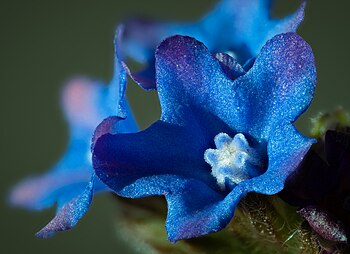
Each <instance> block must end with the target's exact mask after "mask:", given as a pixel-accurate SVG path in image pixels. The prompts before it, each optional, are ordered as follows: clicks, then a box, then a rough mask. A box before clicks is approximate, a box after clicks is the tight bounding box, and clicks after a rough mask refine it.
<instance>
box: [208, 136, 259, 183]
mask: <svg viewBox="0 0 350 254" xmlns="http://www.w3.org/2000/svg"><path fill="white" fill-rule="evenodd" d="M214 142H215V146H216V149H207V150H206V151H205V152H204V160H205V161H206V162H207V163H208V164H209V165H210V166H211V167H212V169H211V170H212V175H213V176H214V177H215V178H216V181H217V183H218V185H219V186H220V188H221V189H222V190H225V189H226V188H227V187H228V188H230V189H232V188H234V187H235V186H236V185H237V184H239V183H240V182H242V181H244V180H247V179H250V178H253V177H256V176H259V175H261V174H262V173H263V171H264V165H265V160H264V156H263V155H262V154H261V152H260V151H259V150H258V149H256V148H252V147H251V146H249V143H248V141H247V139H246V137H245V136H244V135H243V134H242V133H238V134H236V135H235V136H234V137H233V138H231V137H230V136H229V135H228V134H226V133H219V134H218V135H216V136H215V138H214Z"/></svg>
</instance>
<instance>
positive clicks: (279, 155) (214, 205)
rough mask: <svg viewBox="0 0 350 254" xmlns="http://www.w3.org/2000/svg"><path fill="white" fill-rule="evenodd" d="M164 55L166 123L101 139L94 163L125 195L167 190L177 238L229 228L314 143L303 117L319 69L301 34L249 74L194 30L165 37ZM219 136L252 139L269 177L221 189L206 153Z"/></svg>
mask: <svg viewBox="0 0 350 254" xmlns="http://www.w3.org/2000/svg"><path fill="white" fill-rule="evenodd" d="M155 59H156V77H157V90H158V95H159V100H160V105H161V108H162V114H161V119H160V120H159V121H157V122H156V123H154V124H153V125H151V126H150V127H149V128H147V129H146V130H143V131H141V132H137V133H128V134H111V133H110V132H108V131H107V132H105V133H106V134H104V135H99V138H97V139H96V140H95V141H96V142H95V144H94V149H93V166H94V168H95V172H96V174H97V176H98V177H99V178H100V179H101V180H102V182H104V183H105V184H106V185H107V186H109V187H110V188H111V189H113V190H114V191H115V192H116V193H117V194H119V195H121V196H125V197H131V198H137V197H145V196H151V195H164V196H165V197H166V200H167V202H168V216H167V223H166V227H167V232H168V236H169V240H170V241H172V242H175V241H177V240H179V239H184V238H191V237H196V236H200V235H204V234H208V233H211V232H216V231H218V230H221V229H222V228H224V227H225V226H226V225H227V224H228V223H229V221H230V220H231V218H232V216H233V214H234V210H235V207H236V205H237V203H238V202H239V200H240V199H241V198H242V197H243V196H244V195H245V194H247V193H248V192H258V193H263V194H275V193H277V192H279V191H281V189H282V188H283V186H284V182H285V180H286V178H287V176H289V175H290V174H291V173H292V172H293V171H294V170H295V168H296V167H297V166H298V165H299V163H300V162H301V160H302V159H303V157H304V155H305V154H306V152H307V151H308V149H309V147H310V146H311V144H312V143H313V140H312V139H309V138H307V137H304V136H303V135H301V134H300V133H299V132H298V131H297V130H296V129H295V127H294V126H293V122H294V121H295V120H296V119H297V117H298V116H299V115H300V114H301V113H303V112H304V111H305V110H306V108H307V107H308V106H309V104H310V102H311V100H312V98H313V92H314V88H315V83H316V71H315V62H314V57H313V54H312V50H311V48H310V46H309V45H308V44H307V43H306V42H305V41H304V40H303V39H302V38H301V37H299V36H298V35H296V34H295V33H286V34H280V35H277V36H275V37H273V38H272V39H271V40H269V41H268V42H267V43H266V45H265V46H264V47H263V48H262V50H261V52H260V53H259V54H258V56H257V58H256V60H255V61H254V64H253V65H252V67H251V68H250V69H249V70H248V71H247V72H246V71H245V70H244V69H243V68H242V67H240V66H239V64H238V63H237V61H236V60H235V59H230V56H228V55H222V56H218V55H212V53H211V51H210V50H209V49H208V48H207V47H206V46H204V45H203V44H202V43H201V42H199V41H197V40H196V39H194V38H191V37H186V36H174V37H170V38H168V39H166V40H165V41H163V42H162V43H161V44H160V46H159V47H158V49H157V51H156V55H155ZM231 74H239V75H231ZM107 125H108V124H107ZM102 126H104V124H103V123H102ZM107 129H110V128H109V127H108V128H107ZM219 133H226V134H228V135H229V136H230V137H233V136H235V135H236V134H237V133H241V134H240V135H244V136H245V138H246V139H247V141H248V142H249V145H250V146H251V147H252V148H253V149H254V153H258V154H259V156H258V157H259V158H261V159H260V162H261V168H260V169H259V170H260V171H259V172H260V174H259V176H257V177H253V178H250V179H247V180H244V181H241V182H239V183H238V184H235V185H231V186H232V187H231V188H226V189H222V188H220V186H218V184H217V182H216V179H215V177H214V176H213V175H212V174H211V167H210V165H209V164H208V163H206V162H205V160H204V153H205V151H206V150H207V149H212V148H215V144H214V138H215V137H216V136H217V134H219Z"/></svg>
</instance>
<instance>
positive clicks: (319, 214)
mask: <svg viewBox="0 0 350 254" xmlns="http://www.w3.org/2000/svg"><path fill="white" fill-rule="evenodd" d="M299 214H300V215H301V216H302V217H303V218H304V219H305V220H306V221H307V222H308V223H309V225H310V226H311V227H312V229H313V230H315V231H316V233H318V234H319V235H320V236H322V237H323V238H324V239H327V240H329V241H334V242H342V243H347V241H348V238H347V236H346V230H345V228H344V225H343V224H342V223H341V222H340V221H337V220H336V219H335V218H333V217H332V216H331V215H330V214H328V213H327V211H324V210H322V209H321V208H319V207H317V206H308V207H305V208H303V209H301V210H300V211H299Z"/></svg>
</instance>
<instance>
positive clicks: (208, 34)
mask: <svg viewBox="0 0 350 254" xmlns="http://www.w3.org/2000/svg"><path fill="white" fill-rule="evenodd" d="M271 2H272V1H271V0H222V1H220V2H219V3H218V4H217V5H216V6H215V7H214V8H213V10H212V11H211V12H209V13H208V14H207V15H205V16H204V17H203V18H201V19H200V20H199V21H196V22H193V23H169V22H155V21H150V20H146V19H137V20H129V21H128V22H126V23H125V31H124V33H123V37H122V38H123V41H124V49H125V52H126V54H127V55H129V56H131V57H132V58H133V59H135V60H136V61H139V62H140V63H145V64H146V65H147V67H146V70H143V71H140V72H137V73H133V74H132V75H131V77H132V78H134V80H135V81H136V82H137V83H139V84H140V85H141V86H143V87H144V88H145V89H152V88H155V84H156V83H155V76H154V75H155V70H154V50H155V49H156V47H157V45H158V44H159V43H160V42H161V41H162V40H164V39H165V38H167V37H169V36H172V35H176V34H179V35H187V36H191V37H194V38H196V39H197V40H199V41H201V42H203V43H204V44H205V45H206V46H207V47H208V48H209V49H210V51H211V52H213V53H217V52H227V53H229V54H233V55H234V56H235V58H237V59H238V60H239V61H240V62H242V63H244V62H245V61H246V60H248V59H249V58H251V57H255V56H256V55H257V54H258V53H259V51H260V50H261V48H262V46H263V45H264V44H265V43H266V42H267V40H268V39H270V38H272V37H273V36H274V35H276V34H280V33H286V32H295V31H296V29H297V28H298V26H299V25H300V23H301V22H302V20H303V18H304V9H305V4H306V3H305V2H302V4H301V5H300V7H299V8H298V10H296V11H295V12H294V13H293V14H291V15H289V16H287V17H284V18H281V19H275V18H272V17H271V15H270V12H271V5H272V3H271Z"/></svg>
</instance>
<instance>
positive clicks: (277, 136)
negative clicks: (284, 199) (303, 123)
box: [237, 124, 315, 195]
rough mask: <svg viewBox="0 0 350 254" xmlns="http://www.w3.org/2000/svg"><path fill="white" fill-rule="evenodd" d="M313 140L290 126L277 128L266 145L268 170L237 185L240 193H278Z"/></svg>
mask: <svg viewBox="0 0 350 254" xmlns="http://www.w3.org/2000/svg"><path fill="white" fill-rule="evenodd" d="M314 142H315V140H313V139H310V138H307V137H305V136H303V135H301V134H300V133H299V132H298V131H297V130H296V129H295V127H294V126H293V125H292V124H287V125H282V126H278V127H277V128H276V129H274V134H273V135H271V136H270V138H269V140H268V143H267V155H268V168H267V170H266V172H265V173H264V174H262V175H260V176H258V177H254V178H252V179H249V180H246V181H243V182H241V183H240V184H238V186H237V188H239V189H241V190H242V192H257V193H262V194H267V195H273V194H276V193H278V192H280V191H281V190H282V189H283V187H284V183H285V181H286V179H287V177H288V176H289V175H290V174H291V173H292V172H293V171H294V170H295V169H296V168H297V167H298V165H299V164H300V163H301V161H302V160H303V158H304V156H305V155H306V153H307V151H308V150H309V149H310V147H311V145H312V143H314Z"/></svg>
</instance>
